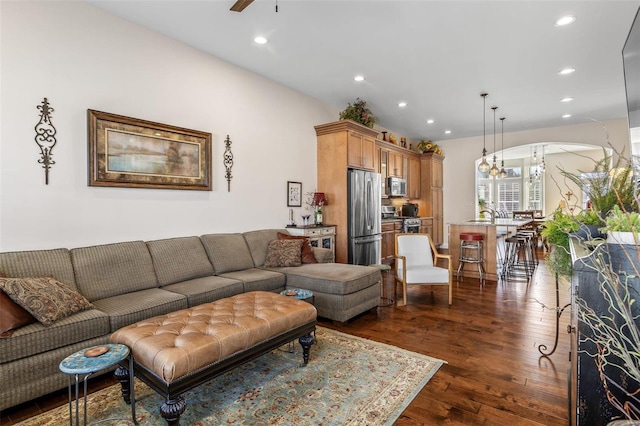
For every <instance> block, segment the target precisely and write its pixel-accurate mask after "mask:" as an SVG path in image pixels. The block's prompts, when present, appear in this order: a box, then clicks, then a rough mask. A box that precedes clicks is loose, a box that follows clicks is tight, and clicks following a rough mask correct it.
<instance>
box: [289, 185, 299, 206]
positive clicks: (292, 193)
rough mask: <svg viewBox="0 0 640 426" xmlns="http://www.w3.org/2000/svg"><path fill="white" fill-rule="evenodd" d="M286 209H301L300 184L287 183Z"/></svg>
mask: <svg viewBox="0 0 640 426" xmlns="http://www.w3.org/2000/svg"><path fill="white" fill-rule="evenodd" d="M287 207H302V183H300V182H291V181H288V182H287Z"/></svg>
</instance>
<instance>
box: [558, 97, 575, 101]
mask: <svg viewBox="0 0 640 426" xmlns="http://www.w3.org/2000/svg"><path fill="white" fill-rule="evenodd" d="M572 100H573V98H572V97H571V96H567V97H566V98H562V99H560V102H571V101H572Z"/></svg>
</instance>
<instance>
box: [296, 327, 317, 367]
mask: <svg viewBox="0 0 640 426" xmlns="http://www.w3.org/2000/svg"><path fill="white" fill-rule="evenodd" d="M314 340H315V339H314V338H313V336H312V335H311V334H305V335H304V336H300V338H298V341H299V342H300V345H301V346H302V359H303V360H304V365H307V364H309V349H311V345H312V344H313V341H314Z"/></svg>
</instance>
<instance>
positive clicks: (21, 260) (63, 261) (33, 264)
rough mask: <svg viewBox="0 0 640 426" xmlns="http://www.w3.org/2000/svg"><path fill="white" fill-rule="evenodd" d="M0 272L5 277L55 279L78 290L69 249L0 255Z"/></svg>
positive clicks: (15, 252) (14, 252)
mask: <svg viewBox="0 0 640 426" xmlns="http://www.w3.org/2000/svg"><path fill="white" fill-rule="evenodd" d="M0 272H2V273H3V274H4V276H5V277H16V278H25V277H53V278H55V279H56V280H58V281H60V282H63V283H65V284H66V285H67V286H68V287H69V288H71V289H73V290H78V288H77V287H76V278H75V275H74V273H73V266H72V264H71V255H70V254H69V250H67V249H52V250H32V251H13V252H6V253H0Z"/></svg>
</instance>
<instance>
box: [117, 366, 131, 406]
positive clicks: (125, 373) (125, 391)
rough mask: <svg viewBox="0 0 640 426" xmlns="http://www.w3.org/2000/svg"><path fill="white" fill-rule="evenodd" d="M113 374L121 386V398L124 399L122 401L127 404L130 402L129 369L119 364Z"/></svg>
mask: <svg viewBox="0 0 640 426" xmlns="http://www.w3.org/2000/svg"><path fill="white" fill-rule="evenodd" d="M113 375H114V377H115V378H116V379H117V380H118V381H119V382H120V386H121V387H122V389H121V392H122V398H123V399H124V402H126V403H127V404H131V392H130V389H131V388H130V387H129V380H130V377H129V369H128V368H124V367H123V366H121V365H119V366H118V368H116V371H114V372H113Z"/></svg>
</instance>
